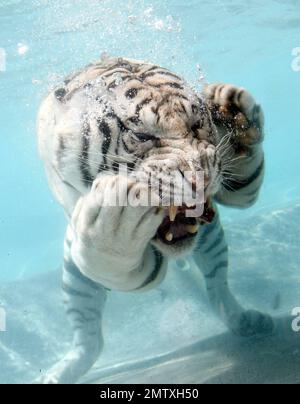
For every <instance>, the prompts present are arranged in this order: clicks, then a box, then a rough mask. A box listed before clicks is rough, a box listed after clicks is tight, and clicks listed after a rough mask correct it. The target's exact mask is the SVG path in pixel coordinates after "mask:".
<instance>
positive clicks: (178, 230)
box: [169, 222, 188, 238]
mask: <svg viewBox="0 0 300 404" xmlns="http://www.w3.org/2000/svg"><path fill="white" fill-rule="evenodd" d="M169 231H170V232H171V233H172V234H173V237H174V238H181V237H185V236H187V235H188V231H187V227H186V224H184V223H180V222H172V223H171V226H170V230H169Z"/></svg>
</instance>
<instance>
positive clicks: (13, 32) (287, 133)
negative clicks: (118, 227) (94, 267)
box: [0, 0, 300, 280]
mask: <svg viewBox="0 0 300 404" xmlns="http://www.w3.org/2000/svg"><path fill="white" fill-rule="evenodd" d="M299 6H300V2H299V1H295V0H294V1H284V2H281V1H275V0H267V1H265V2H260V1H253V0H250V1H249V2H248V3H247V4H244V2H242V1H234V0H232V1H229V0H223V1H221V0H220V1H202V0H201V1H199V0H189V1H188V2H186V1H180V0H169V1H160V0H153V1H141V0H138V1H125V0H111V1H108V0H104V1H98V0H89V1H86V0H77V1H76V6H75V3H74V2H73V1H64V2H62V1H60V0H49V1H47V0H28V1H16V0H15V1H13V0H2V1H1V5H0V21H1V24H0V47H2V48H4V49H5V50H6V53H7V66H6V67H7V70H6V72H1V73H0V103H1V110H0V122H1V123H2V129H1V136H2V138H3V141H2V144H1V151H2V153H1V156H2V158H1V176H0V181H1V183H0V185H1V195H2V197H1V200H0V209H1V222H0V223H1V232H0V245H1V248H0V262H1V264H2V268H1V272H0V279H1V280H7V279H15V278H16V277H22V276H27V275H31V274H32V273H33V272H40V271H45V270H48V269H50V268H53V267H55V266H57V265H59V256H60V253H61V250H60V248H59V242H58V243H57V242H56V240H59V239H61V237H62V234H63V226H64V219H63V217H62V212H61V211H60V209H59V208H58V207H57V206H56V204H55V203H54V202H53V200H52V197H51V195H50V193H49V191H48V188H47V184H46V182H45V179H44V176H43V170H42V168H41V164H40V162H39V160H38V156H37V152H36V138H35V119H36V113H37V108H38V104H39V102H40V100H41V99H42V97H43V95H44V94H45V93H46V92H47V89H48V88H49V87H51V86H53V85H54V84H56V83H57V82H59V81H60V80H61V78H62V77H63V76H64V75H65V74H67V73H68V72H70V71H73V70H76V69H77V68H80V67H82V66H84V65H85V64H88V63H89V62H90V61H91V60H95V59H97V58H98V57H99V55H100V54H101V53H102V52H108V53H109V54H112V55H125V56H129V57H133V58H139V59H148V60H152V61H154V62H157V63H160V64H162V65H164V66H166V67H170V68H172V69H173V70H175V71H177V72H179V73H181V74H183V75H184V76H185V77H186V78H187V79H189V80H190V81H191V82H192V83H198V86H201V81H203V80H202V77H203V76H204V81H210V82H212V81H225V82H226V81H228V82H233V83H235V84H239V85H242V86H245V87H246V88H248V89H249V90H250V91H252V92H253V94H254V95H255V96H256V98H257V99H258V100H259V101H260V102H261V103H262V105H263V106H264V109H265V114H266V120H267V126H266V134H267V137H266V145H265V147H266V155H267V177H266V182H265V186H264V189H263V192H262V195H261V199H260V201H259V203H258V204H257V205H256V206H255V207H254V208H253V209H251V210H248V211H247V212H243V213H242V216H245V215H251V213H252V212H253V211H257V210H259V209H260V208H263V207H266V206H270V205H274V204H280V203H282V202H283V203H286V202H289V201H290V200H292V199H293V198H296V197H297V196H300V182H299V180H298V173H299V169H300V159H299V145H300V137H299V133H300V120H299V118H298V116H299V91H298V89H299V84H300V72H299V73H296V72H294V71H293V70H292V68H291V63H292V59H293V58H292V55H291V52H292V49H294V48H295V47H297V46H299V43H300V40H299V37H300V35H299V34H300V24H299V22H300V19H299V17H298V15H299ZM23 49H24V50H25V51H24V52H23V53H22V50H23ZM26 51H27V52H26ZM20 53H21V54H20ZM199 65H200V66H201V72H199V70H198V66H199ZM224 215H225V216H226V217H227V218H228V219H229V220H235V218H239V217H240V216H241V214H240V213H239V212H235V211H227V210H226V212H225V213H224Z"/></svg>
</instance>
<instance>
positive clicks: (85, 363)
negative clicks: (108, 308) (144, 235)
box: [39, 236, 107, 384]
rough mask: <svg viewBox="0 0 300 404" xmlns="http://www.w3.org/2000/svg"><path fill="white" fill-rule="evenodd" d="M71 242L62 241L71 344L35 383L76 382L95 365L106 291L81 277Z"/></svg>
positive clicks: (65, 301)
mask: <svg viewBox="0 0 300 404" xmlns="http://www.w3.org/2000/svg"><path fill="white" fill-rule="evenodd" d="M70 247H71V240H70V239H68V236H67V237H66V240H65V256H64V267H63V295H64V304H65V308H66V313H67V318H68V320H69V322H70V325H71V327H72V330H73V343H72V348H71V350H70V351H69V352H68V353H67V354H66V356H65V357H64V358H63V359H62V360H61V361H59V362H58V363H57V364H56V365H54V366H53V367H52V369H50V370H49V371H48V372H47V373H46V374H45V375H44V376H42V378H41V379H40V380H39V383H44V384H73V383H76V382H77V381H78V380H79V379H80V378H81V377H82V376H83V375H84V374H85V373H86V372H87V371H88V370H89V369H90V368H91V367H92V366H93V364H94V363H95V362H96V360H97V359H98V357H99V355H100V353H101V350H102V347H103V337H102V329H101V320H102V312H103V308H104V304H105V300H106V293H107V292H106V290H105V288H104V287H102V286H101V285H99V284H96V283H94V282H92V281H90V280H89V279H88V278H86V277H85V276H83V275H82V274H81V273H80V271H79V270H78V268H77V267H76V265H75V264H74V262H73V260H72V257H71V255H70Z"/></svg>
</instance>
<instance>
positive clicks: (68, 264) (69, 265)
mask: <svg viewBox="0 0 300 404" xmlns="http://www.w3.org/2000/svg"><path fill="white" fill-rule="evenodd" d="M64 270H65V271H66V272H68V273H69V274H70V275H72V276H74V278H76V279H78V280H79V281H81V282H83V283H84V284H86V285H87V286H89V287H90V288H92V289H94V290H96V291H99V290H100V289H101V287H100V286H98V285H97V284H96V283H95V282H93V281H92V280H90V279H89V278H87V277H86V276H84V275H83V274H82V273H81V272H80V271H79V269H78V268H77V266H76V265H75V264H74V262H72V261H69V260H65V261H64Z"/></svg>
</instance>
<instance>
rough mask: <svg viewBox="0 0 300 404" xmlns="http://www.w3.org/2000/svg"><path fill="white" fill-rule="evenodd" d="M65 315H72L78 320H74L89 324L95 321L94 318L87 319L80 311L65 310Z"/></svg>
mask: <svg viewBox="0 0 300 404" xmlns="http://www.w3.org/2000/svg"><path fill="white" fill-rule="evenodd" d="M66 313H67V315H68V316H70V315H72V314H75V315H76V316H79V317H80V318H76V319H74V320H77V321H84V322H85V323H91V322H92V321H95V320H96V318H89V317H87V316H86V315H85V314H84V313H83V312H82V311H81V310H78V309H67V311H66Z"/></svg>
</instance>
